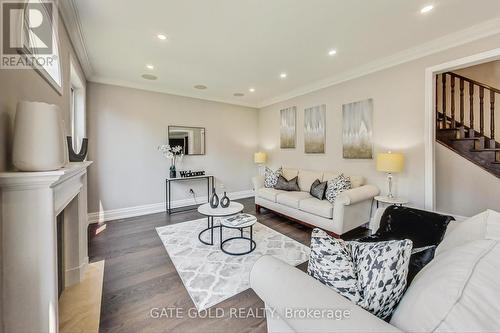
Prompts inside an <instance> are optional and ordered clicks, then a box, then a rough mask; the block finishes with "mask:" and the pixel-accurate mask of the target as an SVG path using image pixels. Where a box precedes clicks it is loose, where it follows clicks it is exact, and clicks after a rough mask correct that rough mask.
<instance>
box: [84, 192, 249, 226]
mask: <svg viewBox="0 0 500 333" xmlns="http://www.w3.org/2000/svg"><path fill="white" fill-rule="evenodd" d="M253 196H254V191H253V190H245V191H239V192H232V193H228V197H229V198H230V199H231V200H237V199H243V198H249V197H253ZM207 201H208V198H207V197H198V198H197V200H196V202H195V201H194V200H193V199H180V200H174V201H172V208H179V207H185V206H191V205H196V204H197V203H198V204H199V203H205V202H207ZM162 212H165V202H160V203H155V204H150V205H142V206H135V207H127V208H120V209H112V210H106V211H102V212H94V213H89V214H88V220H89V224H90V223H102V222H107V221H113V220H119V219H125V218H129V217H135V216H142V215H149V214H155V213H162Z"/></svg>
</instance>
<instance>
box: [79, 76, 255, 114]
mask: <svg viewBox="0 0 500 333" xmlns="http://www.w3.org/2000/svg"><path fill="white" fill-rule="evenodd" d="M88 81H90V82H95V83H101V84H108V85H113V86H119V87H125V88H133V89H140V90H146V91H152V92H158V93H162V94H169V95H175V96H181V97H189V98H196V99H201V100H204V101H210V102H217V103H225V104H231V105H238V106H244V107H248V108H253V109H256V108H257V105H256V104H253V103H245V102H238V101H233V100H228V99H223V98H215V97H213V98H212V97H209V96H205V95H203V93H196V92H192V93H187V92H184V91H177V90H173V89H168V88H162V87H160V86H154V87H153V86H151V85H150V84H148V83H137V82H129V81H125V80H119V79H112V78H107V77H102V76H97V75H94V76H92V77H89V78H88Z"/></svg>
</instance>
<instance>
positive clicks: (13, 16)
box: [0, 0, 56, 69]
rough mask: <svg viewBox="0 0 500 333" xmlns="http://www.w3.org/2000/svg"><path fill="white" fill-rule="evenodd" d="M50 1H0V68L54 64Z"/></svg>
mask: <svg viewBox="0 0 500 333" xmlns="http://www.w3.org/2000/svg"><path fill="white" fill-rule="evenodd" d="M55 9H56V7H55V6H54V3H53V1H49V0H30V1H26V0H17V1H1V14H0V17H1V18H2V25H1V28H2V32H1V38H2V43H1V45H2V50H1V51H2V52H1V57H2V58H1V67H2V68H11V69H12V68H16V69H22V68H33V67H34V68H37V67H47V66H51V65H52V63H53V61H54V57H53V54H54V42H55V40H54V39H55V38H54V37H55V34H54V31H55V30H54V29H55V28H56V26H55V24H56V20H55V14H56V13H55V12H56V10H55Z"/></svg>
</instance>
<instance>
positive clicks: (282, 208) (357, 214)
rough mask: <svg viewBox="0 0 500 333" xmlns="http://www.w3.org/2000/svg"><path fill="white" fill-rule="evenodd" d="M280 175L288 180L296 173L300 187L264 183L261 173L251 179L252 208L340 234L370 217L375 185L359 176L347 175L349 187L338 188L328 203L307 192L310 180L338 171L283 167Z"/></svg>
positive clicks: (325, 179) (324, 179)
mask: <svg viewBox="0 0 500 333" xmlns="http://www.w3.org/2000/svg"><path fill="white" fill-rule="evenodd" d="M282 174H283V177H285V178H286V179H287V180H290V179H292V178H294V177H296V176H298V184H299V188H300V191H294V192H287V191H282V190H276V189H274V188H266V187H264V177H263V176H256V177H254V178H253V179H252V181H253V186H254V190H255V205H256V207H255V208H256V210H257V211H259V210H260V207H265V208H267V209H270V210H272V211H275V212H277V213H280V214H282V215H285V216H288V217H290V218H292V219H294V220H297V221H299V222H302V223H304V224H307V225H310V226H314V227H318V228H321V229H323V230H325V231H327V232H329V233H330V234H332V235H333V236H340V235H342V234H344V233H346V232H347V231H350V230H352V229H354V228H357V227H359V226H361V225H363V224H365V223H368V222H369V221H370V210H371V205H372V200H373V197H375V196H376V195H378V194H379V189H378V188H377V187H375V186H373V185H365V184H364V182H365V180H364V178H363V177H361V176H351V175H349V176H350V178H351V182H352V189H350V190H347V191H344V192H342V193H341V194H340V195H339V196H338V197H337V198H336V200H335V203H334V204H331V203H330V202H329V201H328V200H319V199H316V198H315V197H313V196H311V195H310V194H309V190H310V189H311V185H312V183H313V182H314V181H315V180H316V179H319V180H320V181H327V180H331V179H333V178H335V177H337V176H338V175H339V174H340V173H339V172H325V171H311V170H302V169H290V168H283V173H282Z"/></svg>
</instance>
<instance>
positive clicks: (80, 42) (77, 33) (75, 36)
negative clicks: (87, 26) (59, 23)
mask: <svg viewBox="0 0 500 333" xmlns="http://www.w3.org/2000/svg"><path fill="white" fill-rule="evenodd" d="M59 11H60V13H61V17H62V19H63V22H64V26H65V27H66V30H67V31H68V34H69V39H70V41H71V44H72V45H73V49H74V50H75V53H76V56H77V57H78V60H79V61H80V65H81V66H82V69H83V72H84V75H85V77H86V78H89V77H91V76H92V75H93V74H94V70H93V69H92V65H91V63H90V60H89V56H88V52H87V47H86V45H85V38H84V37H83V32H82V26H81V23H80V17H79V16H78V11H77V10H76V6H75V3H74V0H63V1H59Z"/></svg>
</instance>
